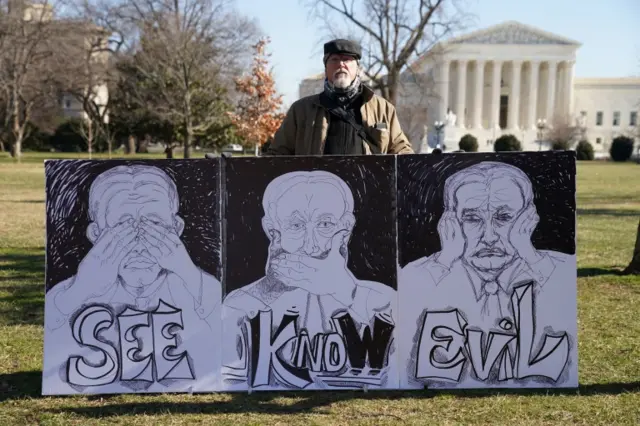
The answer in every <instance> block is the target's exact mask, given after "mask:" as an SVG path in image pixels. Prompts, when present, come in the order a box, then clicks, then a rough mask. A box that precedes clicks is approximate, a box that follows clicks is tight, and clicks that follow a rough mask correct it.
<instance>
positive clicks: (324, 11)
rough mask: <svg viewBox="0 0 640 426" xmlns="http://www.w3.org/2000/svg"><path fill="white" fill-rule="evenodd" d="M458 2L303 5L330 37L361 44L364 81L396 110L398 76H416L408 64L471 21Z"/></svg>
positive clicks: (313, 1) (339, 0)
mask: <svg viewBox="0 0 640 426" xmlns="http://www.w3.org/2000/svg"><path fill="white" fill-rule="evenodd" d="M461 2H462V0H418V1H415V0H414V1H408V0H361V1H359V2H356V1H354V0H351V1H347V0H307V4H308V6H309V8H310V10H311V12H312V13H313V14H314V15H315V17H316V18H318V19H320V20H321V22H323V23H324V27H325V30H326V31H327V32H328V33H329V36H331V37H338V36H341V37H347V38H351V39H355V40H357V41H359V42H360V44H361V45H362V49H363V60H362V65H363V70H364V73H365V75H366V77H367V78H368V79H369V80H370V81H371V83H372V86H373V88H374V89H375V90H376V91H378V92H379V93H380V94H381V96H383V97H384V98H386V99H387V100H389V101H390V102H392V103H394V104H395V103H396V101H397V97H398V91H399V86H400V85H401V84H402V81H401V80H402V74H403V73H405V72H406V73H407V74H412V73H414V72H415V71H416V70H414V69H413V68H412V67H411V64H412V63H413V62H414V61H415V60H417V59H418V58H420V57H422V56H423V55H424V54H426V53H427V52H428V51H430V50H432V49H433V48H434V47H435V46H436V45H438V44H439V43H440V42H442V41H443V40H444V39H445V38H446V37H448V36H451V35H453V34H454V33H455V32H457V31H459V30H461V29H463V28H465V26H466V21H467V18H469V17H470V15H468V14H467V13H466V12H465V10H466V8H465V7H464V6H463V5H461V4H460V3H461ZM413 83H414V84H415V81H414V82H413ZM423 83H424V82H423ZM427 83H428V82H427Z"/></svg>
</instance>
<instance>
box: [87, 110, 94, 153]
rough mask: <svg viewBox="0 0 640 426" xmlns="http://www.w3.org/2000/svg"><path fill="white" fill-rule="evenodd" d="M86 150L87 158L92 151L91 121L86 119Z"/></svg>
mask: <svg viewBox="0 0 640 426" xmlns="http://www.w3.org/2000/svg"><path fill="white" fill-rule="evenodd" d="M87 151H89V159H90V160H91V154H92V153H93V122H92V121H91V120H87Z"/></svg>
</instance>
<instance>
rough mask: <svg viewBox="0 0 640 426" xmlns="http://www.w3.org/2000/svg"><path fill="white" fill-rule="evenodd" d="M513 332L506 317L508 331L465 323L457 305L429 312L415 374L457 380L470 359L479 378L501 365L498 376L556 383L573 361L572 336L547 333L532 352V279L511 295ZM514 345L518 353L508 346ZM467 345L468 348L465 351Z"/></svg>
mask: <svg viewBox="0 0 640 426" xmlns="http://www.w3.org/2000/svg"><path fill="white" fill-rule="evenodd" d="M511 302H512V314H513V318H514V319H515V331H512V330H511V328H512V324H511V322H510V321H506V320H503V322H502V323H501V328H502V329H503V330H505V332H491V333H489V336H488V339H486V343H485V344H483V340H485V333H484V332H483V331H480V330H473V329H471V328H468V327H467V322H466V321H465V320H464V318H462V315H461V314H460V312H459V311H458V310H457V309H454V310H451V311H445V312H427V314H426V315H425V318H424V322H423V328H422V333H421V337H420V343H419V348H418V359H417V364H416V378H418V379H436V380H439V379H445V380H452V381H454V382H457V381H459V380H460V378H461V376H462V371H463V369H464V366H465V364H466V363H467V362H469V361H470V363H471V366H472V368H473V372H474V374H475V376H476V377H477V378H478V379H480V380H482V381H485V380H487V379H489V376H490V374H491V372H492V371H493V369H494V366H496V365H497V366H498V380H499V381H506V380H510V379H526V378H532V377H546V378H548V379H551V380H553V381H554V382H555V381H558V379H559V378H560V375H561V374H562V371H563V370H564V369H565V367H566V365H567V362H568V360H569V337H568V335H567V333H566V332H565V333H561V334H560V335H558V336H550V335H548V334H545V335H544V339H543V342H542V347H541V348H540V349H539V351H538V352H537V353H534V338H535V335H534V334H535V314H534V297H533V283H532V282H530V281H528V282H526V283H525V284H521V285H517V286H515V287H514V291H513V294H512V296H511ZM513 343H515V346H516V350H515V355H513V354H512V353H511V352H510V351H509V345H511V344H513ZM465 349H466V351H465Z"/></svg>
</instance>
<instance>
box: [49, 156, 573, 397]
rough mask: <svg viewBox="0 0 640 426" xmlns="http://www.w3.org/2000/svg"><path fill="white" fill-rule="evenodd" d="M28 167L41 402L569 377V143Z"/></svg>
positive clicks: (561, 381)
mask: <svg viewBox="0 0 640 426" xmlns="http://www.w3.org/2000/svg"><path fill="white" fill-rule="evenodd" d="M45 170H46V208H47V226H46V233H47V259H46V299H45V342H44V368H43V387H42V392H43V394H46V395H55V394H76V393H85V394H89V393H141V392H220V391H223V392H225V391H249V390H299V389H305V390H321V389H363V388H364V389H422V388H425V387H426V388H498V387H502V388H504V387H507V388H520V387H550V388H553V387H576V386H577V385H578V366H577V313H576V254H575V253H576V251H575V248H576V247H575V224H576V220H575V153H573V152H542V153H513V154H509V153H504V154H496V153H493V154H475V153H474V154H445V155H404V156H354V157H293V158H286V157H270V158H269V157H265V158H217V159H202V160H145V161H128V160H127V161H125V160H113V161H84V160H58V161H47V162H46V163H45Z"/></svg>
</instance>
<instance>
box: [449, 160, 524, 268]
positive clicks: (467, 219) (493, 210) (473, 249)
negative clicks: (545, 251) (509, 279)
mask: <svg viewBox="0 0 640 426" xmlns="http://www.w3.org/2000/svg"><path fill="white" fill-rule="evenodd" d="M445 195H446V196H445V203H447V209H449V210H453V211H454V212H455V216H456V218H457V220H458V221H459V223H460V226H461V228H462V233H463V235H464V238H465V248H464V253H463V256H462V257H463V259H464V260H465V261H466V262H467V263H469V264H470V265H472V266H473V267H474V268H475V269H476V270H477V271H478V272H480V273H482V274H483V275H484V274H490V275H493V274H495V273H498V272H500V271H502V270H503V269H504V268H505V267H507V266H508V265H509V264H510V263H511V262H513V261H514V260H515V258H516V255H517V251H516V250H515V248H514V246H513V241H512V235H511V229H512V227H513V225H514V223H515V221H516V220H517V218H518V217H519V215H520V214H521V213H522V212H523V211H524V210H525V209H526V208H527V207H528V206H529V205H530V204H531V202H532V199H533V191H532V188H531V183H530V181H529V179H528V178H527V176H526V175H525V174H524V173H523V172H522V171H520V170H519V169H517V168H515V167H513V166H509V165H507V164H502V163H493V162H484V163H480V164H479V165H476V166H472V167H469V168H467V169H463V170H461V171H460V172H458V173H456V174H454V175H452V176H451V177H450V178H449V179H448V181H447V183H446V184H445Z"/></svg>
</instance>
